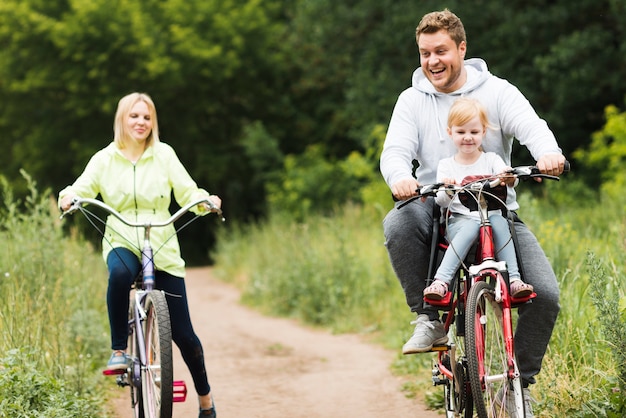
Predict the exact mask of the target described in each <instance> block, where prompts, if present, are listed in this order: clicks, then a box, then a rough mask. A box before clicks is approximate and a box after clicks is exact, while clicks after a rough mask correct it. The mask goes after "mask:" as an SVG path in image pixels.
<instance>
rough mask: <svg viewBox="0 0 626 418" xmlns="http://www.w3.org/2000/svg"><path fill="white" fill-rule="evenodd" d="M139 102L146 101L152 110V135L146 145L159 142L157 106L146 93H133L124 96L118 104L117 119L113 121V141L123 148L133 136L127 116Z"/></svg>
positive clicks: (150, 110)
mask: <svg viewBox="0 0 626 418" xmlns="http://www.w3.org/2000/svg"><path fill="white" fill-rule="evenodd" d="M138 102H144V103H145V104H146V105H147V106H148V111H149V112H150V120H151V121H152V130H151V131H150V135H148V138H146V146H147V147H149V146H150V145H152V144H153V143H155V142H159V124H158V122H157V114H156V107H155V106H154V102H153V101H152V99H151V98H150V96H148V95H147V94H145V93H131V94H128V95H126V96H124V97H122V98H121V99H120V101H119V103H118V104H117V111H116V112H115V121H114V123H113V141H115V143H116V144H117V146H118V147H119V148H120V149H122V148H124V147H125V146H126V140H127V139H129V138H130V137H131V134H130V132H129V131H128V126H127V125H126V118H128V115H129V113H130V111H131V110H132V108H133V106H135V105H136V104H137V103H138Z"/></svg>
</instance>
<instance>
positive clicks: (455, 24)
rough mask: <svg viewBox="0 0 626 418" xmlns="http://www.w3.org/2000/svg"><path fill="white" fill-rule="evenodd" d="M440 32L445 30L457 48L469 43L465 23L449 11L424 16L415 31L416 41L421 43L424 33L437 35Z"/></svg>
mask: <svg viewBox="0 0 626 418" xmlns="http://www.w3.org/2000/svg"><path fill="white" fill-rule="evenodd" d="M440 30H445V31H446V32H447V33H448V35H450V38H452V40H453V41H454V42H455V43H456V45H457V46H459V45H460V44H461V42H467V41H466V36H465V27H464V26H463V22H461V19H459V17H458V16H457V15H455V14H454V13H452V12H451V11H450V10H448V9H444V10H442V11H439V12H431V13H428V14H426V15H424V17H422V20H420V23H419V25H417V28H416V29H415V39H416V40H417V42H418V43H419V39H420V35H421V34H422V33H437V32H439V31H440Z"/></svg>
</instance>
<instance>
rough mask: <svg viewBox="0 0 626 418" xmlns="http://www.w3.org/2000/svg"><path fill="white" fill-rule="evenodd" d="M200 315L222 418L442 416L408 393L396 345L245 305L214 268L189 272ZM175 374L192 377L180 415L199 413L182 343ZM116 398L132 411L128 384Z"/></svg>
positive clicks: (121, 412)
mask: <svg viewBox="0 0 626 418" xmlns="http://www.w3.org/2000/svg"><path fill="white" fill-rule="evenodd" d="M185 280H187V293H188V297H189V305H190V309H191V316H192V321H193V324H194V328H195V330H196V333H197V334H198V336H199V337H200V340H201V341H202V344H203V347H204V351H205V357H206V363H207V372H208V375H209V382H210V384H211V387H212V393H213V396H214V399H215V404H216V407H217V415H218V418H270V417H271V418H305V417H306V418H317V417H330V418H352V417H358V418H381V417H382V418H404V417H407V418H408V417H412V418H415V417H420V418H422V417H423V418H435V417H439V416H440V415H439V414H437V413H436V412H434V411H427V410H426V409H425V408H424V407H423V406H422V405H421V404H420V403H418V402H417V401H416V400H413V399H408V398H406V397H405V396H404V394H403V393H402V392H401V390H400V387H401V385H402V380H401V379H400V378H398V377H396V376H394V375H392V374H391V372H390V370H389V366H390V364H391V363H392V361H393V358H394V355H395V354H394V352H392V351H390V350H385V349H383V348H381V347H379V346H376V345H373V344H370V343H367V342H365V341H364V339H363V338H361V337H360V336H358V335H332V334H330V333H328V332H324V331H320V330H314V329H311V328H307V327H305V326H302V325H299V324H298V323H297V322H295V321H293V320H289V319H283V318H272V317H266V316H263V315H261V314H259V313H258V312H256V311H254V310H252V309H249V308H247V307H245V306H242V305H240V304H239V298H240V294H239V291H238V290H237V289H236V288H235V287H233V286H231V285H229V284H225V283H223V282H220V281H218V280H216V279H213V278H211V275H210V269H209V268H190V269H188V271H187V278H186V279H185ZM174 379H175V380H185V381H186V383H187V386H188V390H189V393H188V396H187V401H186V402H183V403H175V404H174V418H183V417H184V418H190V417H193V418H195V417H197V416H198V402H197V399H196V395H195V391H194V389H193V382H192V380H191V376H190V374H189V372H188V370H187V367H186V366H185V364H184V363H183V361H182V359H181V357H180V353H179V351H178V348H177V347H175V346H174ZM119 391H120V396H119V398H116V399H115V400H113V404H114V407H115V414H116V417H120V418H122V417H130V416H132V410H131V409H130V406H129V401H128V389H119Z"/></svg>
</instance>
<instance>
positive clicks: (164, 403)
mask: <svg viewBox="0 0 626 418" xmlns="http://www.w3.org/2000/svg"><path fill="white" fill-rule="evenodd" d="M144 306H145V312H146V321H145V326H144V337H145V343H146V364H145V369H144V370H143V372H142V378H141V392H142V395H143V396H142V398H143V404H144V410H145V416H146V418H148V417H149V418H171V416H172V402H173V398H172V397H173V374H174V371H173V362H172V330H171V324H170V315H169V309H168V307H167V301H166V300H165V295H164V294H163V293H162V292H161V291H158V290H153V291H151V292H149V293H148V294H147V295H146V299H145V305H144Z"/></svg>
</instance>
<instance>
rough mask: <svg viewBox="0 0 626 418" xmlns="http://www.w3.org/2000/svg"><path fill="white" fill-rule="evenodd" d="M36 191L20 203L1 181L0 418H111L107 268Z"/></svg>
mask: <svg viewBox="0 0 626 418" xmlns="http://www.w3.org/2000/svg"><path fill="white" fill-rule="evenodd" d="M28 180H29V179H28ZM29 187H30V190H31V194H30V196H28V197H27V199H26V200H25V201H16V200H15V199H14V197H13V195H12V192H11V189H10V187H9V186H8V185H7V184H6V183H2V196H3V201H2V203H3V204H2V206H1V207H0V300H2V304H0V417H23V418H28V417H41V416H45V417H58V418H61V417H106V416H107V411H106V409H105V407H104V404H105V401H106V396H107V393H106V391H103V390H102V389H101V387H102V383H103V377H102V375H101V373H100V370H99V369H100V367H101V365H102V364H103V363H104V362H105V361H106V359H105V356H106V354H108V349H107V347H108V345H109V344H108V326H107V323H106V306H105V303H104V291H105V287H106V274H105V272H104V266H103V264H104V263H103V262H102V259H101V257H100V255H99V254H96V253H95V252H94V250H93V248H91V246H89V245H88V244H87V243H86V242H85V241H83V240H81V239H80V237H72V238H68V237H66V236H65V235H64V234H63V231H62V229H61V226H60V223H59V221H58V210H57V209H56V208H55V207H54V202H52V201H50V200H49V198H48V195H47V194H45V195H43V196H42V195H39V194H38V193H37V190H36V188H35V185H34V183H32V181H30V180H29Z"/></svg>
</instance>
